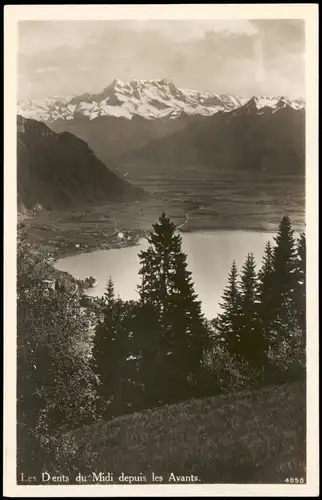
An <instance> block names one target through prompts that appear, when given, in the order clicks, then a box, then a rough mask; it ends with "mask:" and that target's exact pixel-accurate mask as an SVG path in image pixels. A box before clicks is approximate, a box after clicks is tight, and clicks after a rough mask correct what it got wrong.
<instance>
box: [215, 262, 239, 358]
mask: <svg viewBox="0 0 322 500" xmlns="http://www.w3.org/2000/svg"><path fill="white" fill-rule="evenodd" d="M237 280H238V271H237V266H236V262H235V261H233V264H232V266H231V270H230V273H229V275H228V285H227V286H226V288H225V289H224V292H223V296H222V302H221V303H220V304H219V305H220V307H221V308H222V309H223V311H224V312H223V313H221V314H219V316H218V330H219V332H220V335H221V337H222V339H223V341H224V343H225V345H226V346H227V348H228V350H229V352H230V353H231V354H232V355H234V356H236V355H238V353H239V342H240V294H239V289H238V281H237Z"/></svg>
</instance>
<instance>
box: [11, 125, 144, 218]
mask: <svg viewBox="0 0 322 500" xmlns="http://www.w3.org/2000/svg"><path fill="white" fill-rule="evenodd" d="M17 183H18V186H17V189H18V202H19V206H20V207H26V208H27V209H28V208H31V207H33V206H34V205H35V204H36V203H37V202H38V203H40V204H42V205H43V206H44V207H45V208H48V209H54V208H56V209H58V208H67V207H71V206H74V205H78V204H83V203H86V204H88V203H95V202H100V201H108V200H113V201H125V200H133V199H137V198H139V197H143V196H144V192H143V190H141V189H139V188H136V187H134V186H132V185H131V184H129V183H127V182H125V181H124V180H122V179H120V178H118V177H117V176H116V175H115V174H114V173H112V172H110V171H109V170H108V168H107V167H106V166H105V165H104V164H103V163H102V162H101V161H100V160H98V159H97V158H96V156H95V154H94V153H93V151H92V150H91V149H90V148H89V147H88V145H87V144H86V143H85V142H84V141H82V140H80V139H78V138H77V137H75V136H74V135H72V134H70V133H68V132H64V133H62V134H56V133H55V132H53V131H52V130H51V129H49V128H48V127H47V126H46V125H45V124H43V123H41V122H38V121H35V120H28V119H26V118H23V117H21V116H19V115H18V117H17Z"/></svg>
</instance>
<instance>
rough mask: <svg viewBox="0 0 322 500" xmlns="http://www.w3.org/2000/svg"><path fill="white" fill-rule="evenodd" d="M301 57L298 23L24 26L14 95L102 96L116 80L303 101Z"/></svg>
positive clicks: (302, 45) (32, 23)
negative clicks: (160, 82)
mask: <svg viewBox="0 0 322 500" xmlns="http://www.w3.org/2000/svg"><path fill="white" fill-rule="evenodd" d="M304 52H305V35H304V23H303V22H302V21H298V20H252V21H248V20H236V21H234V20H227V21H225V20H223V21H218V20H207V21H190V20H188V21H177V20H173V21H159V20H157V21H156V20H151V21H139V20H133V21H23V22H20V23H19V54H18V87H19V98H20V99H39V98H43V97H50V96H71V97H72V96H75V95H78V94H81V93H83V92H89V93H91V92H99V91H101V90H103V88H105V87H107V85H109V83H110V82H111V81H112V80H113V79H114V78H119V79H121V80H124V81H128V80H131V79H133V78H140V79H141V78H142V79H155V78H166V79H169V80H172V81H173V83H174V84H175V85H177V86H178V87H182V88H191V89H197V90H208V91H211V92H215V93H221V94H224V93H229V94H235V95H240V96H245V97H248V96H252V95H285V96H289V97H293V98H294V97H304V96H305V92H304V81H305V71H304Z"/></svg>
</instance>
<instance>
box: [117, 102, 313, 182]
mask: <svg viewBox="0 0 322 500" xmlns="http://www.w3.org/2000/svg"><path fill="white" fill-rule="evenodd" d="M113 164H114V168H116V167H117V169H118V171H119V172H130V178H131V179H137V178H141V177H143V176H145V175H149V174H150V175H151V174H153V173H155V172H157V173H163V174H164V175H166V174H169V173H171V175H174V174H176V173H178V174H180V175H181V174H184V172H185V170H186V168H187V167H188V166H195V167H196V168H201V167H207V168H211V169H213V170H214V172H218V171H226V172H228V171H243V170H245V171H249V172H260V171H263V172H265V171H267V172H271V173H276V174H279V173H282V172H283V173H294V174H298V173H304V171H305V170H304V169H305V111H304V109H298V110H296V109H294V108H293V107H292V106H291V105H290V104H289V102H288V101H287V100H286V99H280V100H278V101H277V102H276V103H275V105H274V106H273V107H269V106H261V102H260V100H259V99H257V98H253V99H252V100H250V101H249V102H248V103H246V104H245V105H244V106H242V107H240V108H238V109H235V110H233V111H231V112H230V113H218V114H216V115H215V116H211V117H203V118H202V119H200V120H198V122H194V123H192V124H190V125H188V126H186V127H185V128H184V129H182V130H180V131H178V132H176V133H173V134H171V135H168V136H166V137H163V138H160V139H157V140H154V141H152V142H150V143H149V144H148V145H146V146H145V147H142V148H139V149H137V150H136V151H131V152H129V153H128V154H124V155H122V156H120V157H119V158H117V159H115V160H114V162H113ZM200 172H201V171H200Z"/></svg>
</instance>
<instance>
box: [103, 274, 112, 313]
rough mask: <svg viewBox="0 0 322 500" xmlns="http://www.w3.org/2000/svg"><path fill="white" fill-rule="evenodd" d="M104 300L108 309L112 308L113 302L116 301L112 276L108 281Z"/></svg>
mask: <svg viewBox="0 0 322 500" xmlns="http://www.w3.org/2000/svg"><path fill="white" fill-rule="evenodd" d="M104 299H105V303H106V305H107V306H108V307H111V306H112V304H113V302H114V301H115V290H114V283H113V280H112V278H111V276H110V277H109V279H108V281H107V285H106V290H105V292H104Z"/></svg>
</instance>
